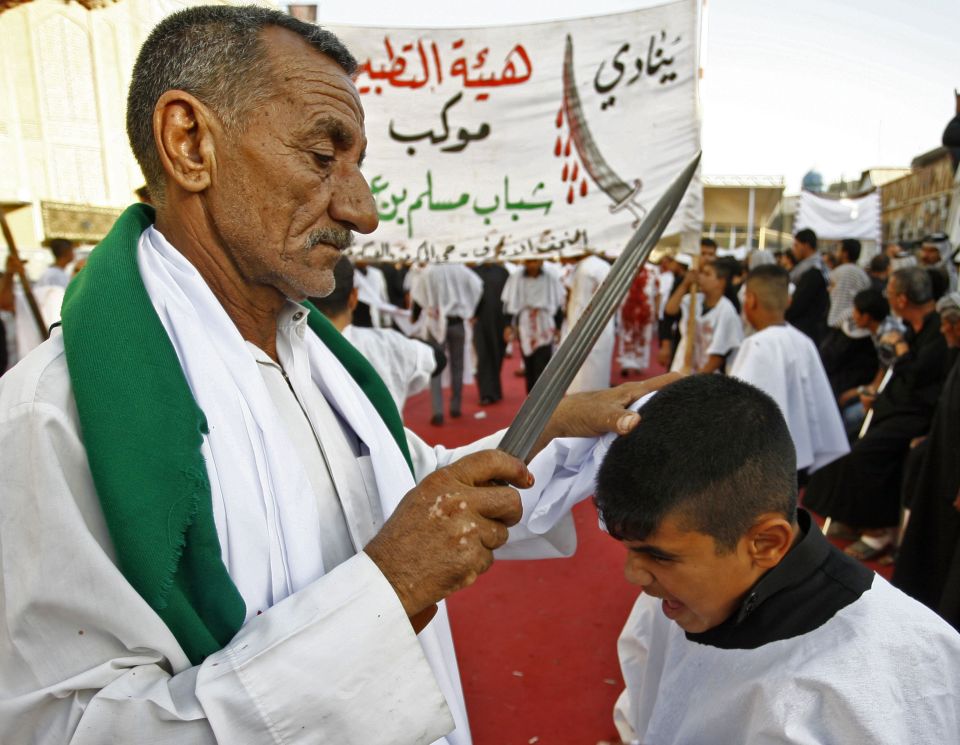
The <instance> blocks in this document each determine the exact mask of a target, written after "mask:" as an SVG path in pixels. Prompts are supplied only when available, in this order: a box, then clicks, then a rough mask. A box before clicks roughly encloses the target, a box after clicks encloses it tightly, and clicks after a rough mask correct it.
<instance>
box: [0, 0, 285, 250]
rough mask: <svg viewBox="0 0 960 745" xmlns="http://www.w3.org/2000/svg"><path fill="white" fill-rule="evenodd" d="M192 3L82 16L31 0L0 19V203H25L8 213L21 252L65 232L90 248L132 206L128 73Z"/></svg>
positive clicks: (157, 0)
mask: <svg viewBox="0 0 960 745" xmlns="http://www.w3.org/2000/svg"><path fill="white" fill-rule="evenodd" d="M205 1H206V2H208V3H209V2H217V0H205ZM198 4H200V0H119V1H118V2H108V3H86V5H90V6H91V7H93V8H94V9H92V10H88V9H87V8H86V7H84V4H81V3H78V2H64V0H34V1H33V2H27V3H22V4H17V5H16V7H12V8H11V9H8V10H3V11H2V12H0V39H2V40H3V42H2V44H0V164H2V165H0V205H6V206H7V207H8V209H9V208H11V207H13V206H14V205H16V204H24V203H26V205H25V206H22V207H20V208H18V209H16V210H15V211H13V212H11V213H10V217H11V224H12V225H13V230H14V238H15V239H16V240H17V243H18V245H19V246H21V247H22V248H23V249H24V250H26V251H28V252H29V251H30V249H32V248H36V247H38V246H39V245H40V244H41V242H42V241H43V239H44V237H52V236H56V235H59V234H60V233H58V232H57V231H58V230H65V229H66V228H68V227H71V228H76V229H75V230H73V233H74V234H75V235H76V237H78V238H80V237H81V236H82V239H83V240H86V241H90V242H94V241H95V240H96V239H97V238H98V237H99V236H97V235H96V233H98V232H100V231H101V230H102V229H103V226H104V224H106V221H105V220H104V217H103V216H104V214H107V213H110V214H113V213H116V212H117V211H118V210H119V209H121V208H123V207H124V206H126V205H127V204H129V203H130V202H132V201H135V197H134V194H133V190H134V189H136V188H137V187H138V186H140V185H142V184H143V177H142V176H141V174H140V169H139V167H138V166H137V163H136V161H135V160H134V158H133V155H132V153H131V152H130V149H129V146H128V145H127V137H126V132H125V123H124V115H125V107H126V96H127V86H128V84H129V81H130V71H131V69H132V67H133V62H134V60H135V58H136V55H137V51H138V50H139V48H140V44H141V43H142V42H143V39H144V38H146V35H147V34H148V33H149V32H150V29H151V28H153V26H154V25H156V23H157V22H158V21H159V20H160V19H161V18H163V17H164V16H166V15H168V14H169V13H171V12H173V11H175V10H178V9H180V8H183V7H187V6H191V5H198ZM223 4H240V3H239V2H236V3H234V2H223ZM264 4H268V5H274V3H269V2H268V3H264ZM95 6H100V7H95ZM43 203H51V204H53V203H56V204H59V205H61V206H60V207H57V206H52V207H51V206H48V207H47V208H46V209H43V208H42V207H41V205H42V204H43ZM63 205H65V206H63ZM104 210H106V212H105V211H104ZM48 220H51V222H50V223H49V224H48V223H47V221H48ZM83 226H86V228H84V227H83ZM5 254H6V248H5V247H0V255H5Z"/></svg>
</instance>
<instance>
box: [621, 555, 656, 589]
mask: <svg viewBox="0 0 960 745" xmlns="http://www.w3.org/2000/svg"><path fill="white" fill-rule="evenodd" d="M623 573H624V575H625V576H626V578H627V582H629V583H630V584H632V585H640V586H641V587H646V586H647V585H650V584H652V583H653V575H652V574H650V572H648V571H647V570H646V569H644V568H643V567H641V566H638V565H637V563H636V562H633V561H630V560H628V561H627V564H626V566H625V567H624V572H623Z"/></svg>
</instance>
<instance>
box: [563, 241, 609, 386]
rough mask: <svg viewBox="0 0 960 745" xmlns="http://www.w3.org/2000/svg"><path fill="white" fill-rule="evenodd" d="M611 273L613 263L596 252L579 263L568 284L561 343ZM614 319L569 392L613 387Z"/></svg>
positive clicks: (596, 343) (602, 334)
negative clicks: (611, 376)
mask: <svg viewBox="0 0 960 745" xmlns="http://www.w3.org/2000/svg"><path fill="white" fill-rule="evenodd" d="M609 273H610V264H609V263H608V262H606V261H604V260H603V259H602V258H600V257H599V256H597V255H596V254H588V255H587V256H584V257H583V258H582V259H580V261H578V262H577V263H576V265H575V266H574V269H573V273H572V274H571V276H570V279H569V282H568V283H567V312H566V317H565V319H564V323H563V333H562V334H561V337H560V338H561V342H562V341H563V339H565V338H566V337H567V336H569V335H570V332H571V331H572V330H573V326H574V324H575V323H576V322H577V319H578V318H580V316H582V315H583V312H584V311H585V310H586V309H587V306H588V305H589V304H590V299H591V298H592V297H593V296H594V295H595V294H596V292H597V290H599V289H600V285H602V284H603V280H605V279H606V278H607V275H608V274H609ZM613 342H614V330H613V319H612V318H611V319H610V322H609V323H608V324H607V325H606V326H605V327H604V329H603V331H602V332H601V334H600V338H599V339H597V341H596V342H595V343H594V345H593V349H591V350H590V354H589V355H587V359H586V360H585V361H584V363H583V365H582V366H581V367H580V372H578V373H577V375H576V377H575V378H574V379H573V382H572V383H570V387H569V388H567V393H579V392H580V391H596V390H600V389H601V388H607V387H609V386H610V368H611V367H612V366H613Z"/></svg>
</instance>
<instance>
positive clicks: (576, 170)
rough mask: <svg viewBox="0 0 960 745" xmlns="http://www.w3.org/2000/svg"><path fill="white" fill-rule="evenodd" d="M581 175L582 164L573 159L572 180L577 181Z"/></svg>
mask: <svg viewBox="0 0 960 745" xmlns="http://www.w3.org/2000/svg"><path fill="white" fill-rule="evenodd" d="M579 175H580V164H579V163H578V162H577V161H573V174H572V175H571V176H570V180H571V181H576V180H577V176H579Z"/></svg>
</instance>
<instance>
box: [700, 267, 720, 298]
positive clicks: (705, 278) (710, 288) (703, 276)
mask: <svg viewBox="0 0 960 745" xmlns="http://www.w3.org/2000/svg"><path fill="white" fill-rule="evenodd" d="M698 279H699V280H700V288H701V289H702V290H703V291H704V292H705V293H707V294H708V295H709V294H710V293H711V292H716V291H722V290H723V280H722V279H720V278H719V277H718V276H717V270H716V267H714V265H713V264H706V265H705V266H704V267H703V269H701V270H700V274H699V276H698Z"/></svg>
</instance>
